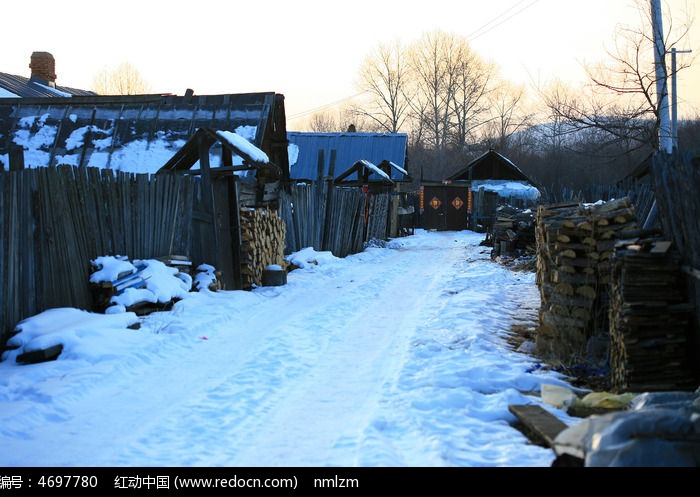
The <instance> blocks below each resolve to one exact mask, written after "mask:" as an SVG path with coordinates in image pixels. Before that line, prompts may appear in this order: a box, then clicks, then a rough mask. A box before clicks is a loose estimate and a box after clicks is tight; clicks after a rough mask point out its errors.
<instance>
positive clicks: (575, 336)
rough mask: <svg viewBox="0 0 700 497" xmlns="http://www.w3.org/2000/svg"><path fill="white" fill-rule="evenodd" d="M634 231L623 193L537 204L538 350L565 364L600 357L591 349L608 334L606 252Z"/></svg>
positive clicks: (631, 211)
mask: <svg viewBox="0 0 700 497" xmlns="http://www.w3.org/2000/svg"><path fill="white" fill-rule="evenodd" d="M635 230H637V217H636V215H635V213H634V209H633V206H632V204H631V202H630V200H629V199H628V198H621V199H618V200H612V201H609V202H605V203H602V202H601V203H596V204H580V203H575V204H559V205H550V206H544V205H543V206H540V207H539V208H538V212H537V226H536V229H535V236H536V240H537V275H536V282H537V285H538V287H539V290H540V296H541V307H540V312H539V325H540V326H539V329H538V333H537V340H536V349H537V353H538V354H539V355H541V356H543V357H547V358H549V359H556V360H558V361H560V362H561V363H563V364H565V365H576V364H580V363H582V362H590V361H595V360H600V359H602V357H600V355H601V354H602V355H604V353H603V352H601V351H600V350H597V351H594V350H592V349H593V345H595V344H596V343H597V342H596V341H597V340H598V339H599V338H600V336H601V335H603V336H605V337H606V338H607V333H608V319H607V314H608V284H609V282H610V257H611V255H612V253H613V250H614V247H615V241H616V240H617V239H619V238H624V237H625V235H626V234H628V233H631V232H633V231H635ZM604 341H605V340H604Z"/></svg>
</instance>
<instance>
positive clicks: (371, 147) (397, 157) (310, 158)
mask: <svg viewBox="0 0 700 497" xmlns="http://www.w3.org/2000/svg"><path fill="white" fill-rule="evenodd" d="M287 139H288V140H289V145H288V150H289V168H290V177H291V178H292V179H296V180H316V179H317V178H318V156H319V151H320V150H322V151H323V157H324V163H323V175H324V176H331V174H330V157H331V150H335V153H336V160H335V168H334V171H333V174H332V176H333V178H336V177H337V176H338V175H340V174H341V173H343V172H345V171H347V170H348V169H350V168H351V167H352V166H353V164H355V163H356V162H357V161H360V160H367V161H369V162H371V163H373V164H380V163H381V162H382V161H385V160H386V161H390V162H393V163H394V164H396V165H398V166H399V167H401V168H403V169H405V168H406V165H405V164H406V146H407V142H408V135H406V134H405V133H306V132H296V131H289V132H287ZM374 176H376V178H375V177H374ZM356 178H357V174H355V178H348V179H356ZM370 179H376V180H379V179H380V178H379V175H376V174H375V175H373V176H370ZM391 179H392V180H402V179H405V176H404V175H403V174H402V173H401V172H400V171H399V170H397V169H396V168H392V173H391Z"/></svg>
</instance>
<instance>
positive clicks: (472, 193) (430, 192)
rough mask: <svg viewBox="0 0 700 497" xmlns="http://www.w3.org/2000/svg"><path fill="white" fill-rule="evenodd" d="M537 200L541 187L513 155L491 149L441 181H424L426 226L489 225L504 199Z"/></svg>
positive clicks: (422, 199) (423, 203) (423, 220)
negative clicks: (513, 159)
mask: <svg viewBox="0 0 700 497" xmlns="http://www.w3.org/2000/svg"><path fill="white" fill-rule="evenodd" d="M513 197H515V198H516V199H524V200H525V201H534V200H536V199H537V198H538V197H539V190H538V188H537V186H536V184H535V182H534V181H532V180H531V179H530V178H529V177H528V176H527V175H526V174H525V173H523V171H522V170H521V169H520V168H519V167H518V166H516V165H515V164H514V163H513V162H512V161H511V160H510V159H508V158H507V157H505V156H504V155H502V154H500V153H498V152H496V151H495V150H493V149H491V150H489V151H488V152H486V153H484V154H483V155H481V156H479V157H477V158H476V159H474V160H473V161H472V162H470V163H469V164H468V165H467V166H466V167H464V168H463V169H461V170H459V171H457V172H456V173H454V174H452V175H451V176H449V177H447V178H445V179H443V180H441V181H423V182H421V206H420V210H421V213H422V217H421V219H422V225H423V227H424V228H425V229H437V230H448V231H460V230H464V229H475V228H479V229H482V228H483V229H487V228H488V224H489V220H491V219H492V218H493V216H494V215H495V212H496V207H497V206H498V204H499V203H500V202H509V201H512V200H513Z"/></svg>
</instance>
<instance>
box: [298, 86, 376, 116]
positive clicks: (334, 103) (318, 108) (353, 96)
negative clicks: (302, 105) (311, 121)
mask: <svg viewBox="0 0 700 497" xmlns="http://www.w3.org/2000/svg"><path fill="white" fill-rule="evenodd" d="M365 93H367V92H366V91H362V92H360V93H356V94H355V95H351V96H349V97H345V98H341V99H340V100H336V101H335V102H330V103H327V104H323V105H321V106H320V107H316V108H314V109H310V110H305V111H303V112H299V113H297V114H294V115H293V116H289V119H297V118H299V117H303V116H306V115H308V114H313V113H314V112H318V111H320V110H323V109H327V108H328V107H333V106H335V105H338V104H342V103H343V102H347V101H348V100H352V99H353V98H356V97H359V96H362V95H364V94H365Z"/></svg>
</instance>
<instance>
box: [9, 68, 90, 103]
mask: <svg viewBox="0 0 700 497" xmlns="http://www.w3.org/2000/svg"><path fill="white" fill-rule="evenodd" d="M76 95H82V96H87V95H97V94H96V93H95V92H92V91H88V90H79V89H77V88H69V87H67V86H58V85H57V86H55V87H53V86H48V85H44V84H41V82H39V81H37V80H36V79H30V78H25V77H24V76H17V75H14V74H8V73H5V72H0V99H2V98H40V97H49V98H55V97H59V98H71V97H73V96H76Z"/></svg>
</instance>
